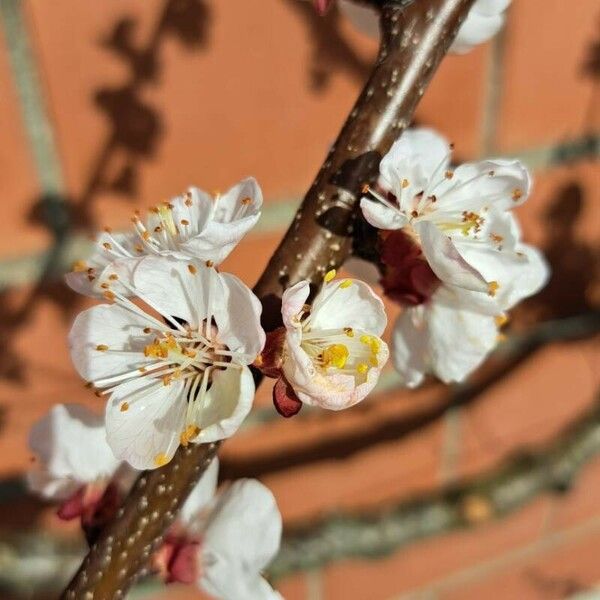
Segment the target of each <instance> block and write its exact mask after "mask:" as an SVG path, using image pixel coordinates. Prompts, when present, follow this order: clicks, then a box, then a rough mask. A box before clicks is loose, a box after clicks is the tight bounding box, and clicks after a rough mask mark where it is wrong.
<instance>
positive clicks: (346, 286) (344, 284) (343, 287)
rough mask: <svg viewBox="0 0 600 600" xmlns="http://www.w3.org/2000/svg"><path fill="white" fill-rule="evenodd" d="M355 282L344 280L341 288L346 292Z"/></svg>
mask: <svg viewBox="0 0 600 600" xmlns="http://www.w3.org/2000/svg"><path fill="white" fill-rule="evenodd" d="M353 283H354V282H353V281H352V279H344V281H342V283H340V288H341V289H343V290H345V289H346V288H349V287H350V286H351V285H352V284H353Z"/></svg>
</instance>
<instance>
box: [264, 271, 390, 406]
mask: <svg viewBox="0 0 600 600" xmlns="http://www.w3.org/2000/svg"><path fill="white" fill-rule="evenodd" d="M334 277H335V271H330V272H329V273H328V274H327V275H326V276H325V281H324V285H323V287H322V289H321V291H320V292H319V293H318V294H317V295H316V297H315V299H314V300H313V302H312V304H311V305H310V306H309V305H308V304H306V301H307V300H308V296H309V292H310V286H309V283H308V282H307V281H301V282H299V283H297V284H296V285H294V286H292V287H291V288H289V289H287V290H286V291H285V292H284V294H283V298H282V310H281V312H282V317H283V324H284V327H285V329H282V330H280V331H279V332H275V333H274V334H272V335H271V336H269V337H270V340H269V341H270V342H271V343H267V345H266V347H265V352H264V353H263V355H261V357H259V359H258V361H257V363H258V366H259V368H260V367H262V368H263V370H264V371H265V372H266V374H268V375H271V376H278V377H279V380H278V382H277V383H276V385H275V388H274V400H275V406H276V407H277V408H278V410H279V411H280V412H281V413H282V414H283V415H284V416H290V415H291V414H294V413H295V412H298V410H299V409H300V407H301V404H300V403H305V404H309V405H313V406H321V407H322V408H328V409H331V410H341V409H343V408H348V407H350V406H353V405H354V404H356V403H357V402H360V401H361V400H362V399H363V398H364V397H365V396H366V395H367V394H368V393H369V392H370V391H371V390H372V389H373V387H374V386H375V384H376V383H377V379H378V378H379V373H380V372H381V369H382V368H383V366H384V364H385V363H386V361H387V359H388V348H387V345H386V344H385V342H384V341H383V340H381V338H380V337H379V336H380V335H381V334H382V333H383V330H384V329H385V326H386V323H387V318H386V315H385V311H384V308H383V303H382V301H381V299H380V298H379V297H378V296H376V295H375V293H374V292H373V290H371V288H370V287H369V286H368V285H366V284H365V283H363V282H361V281H357V280H355V279H338V280H334ZM272 345H274V346H275V349H274V348H273V347H272ZM274 359H275V360H274Z"/></svg>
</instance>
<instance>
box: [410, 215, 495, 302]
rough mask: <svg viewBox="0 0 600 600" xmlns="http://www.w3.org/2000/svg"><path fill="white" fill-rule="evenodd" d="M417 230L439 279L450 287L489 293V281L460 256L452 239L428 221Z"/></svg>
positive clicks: (421, 222)
mask: <svg viewBox="0 0 600 600" xmlns="http://www.w3.org/2000/svg"><path fill="white" fill-rule="evenodd" d="M415 229H416V231H417V233H418V234H419V236H420V238H421V248H422V250H423V254H424V255H425V258H426V259H427V262H428V263H429V266H430V267H431V269H432V271H433V272H434V273H435V274H436V275H437V277H439V278H440V279H441V280H442V281H443V282H445V283H448V284H450V285H456V286H459V287H463V288H465V289H468V290H474V291H480V292H487V290H488V284H487V281H486V280H485V279H484V277H483V276H482V274H481V273H479V272H478V271H477V270H476V269H475V268H473V267H472V266H471V265H470V264H469V262H468V261H466V260H465V259H464V258H463V257H462V256H461V255H460V254H459V252H458V250H457V248H456V246H455V244H454V242H453V240H452V239H451V238H449V237H448V236H447V235H445V234H444V233H442V232H441V231H440V230H439V229H438V228H437V227H436V226H435V225H434V224H433V223H430V222H428V221H420V222H418V223H416V224H415Z"/></svg>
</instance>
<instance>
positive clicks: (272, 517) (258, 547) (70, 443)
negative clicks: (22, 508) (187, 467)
mask: <svg viewBox="0 0 600 600" xmlns="http://www.w3.org/2000/svg"><path fill="white" fill-rule="evenodd" d="M30 447H31V449H32V450H33V451H34V452H35V453H36V455H37V457H38V459H39V465H38V468H37V469H36V470H34V471H32V472H30V473H28V475H27V481H28V485H29V488H30V489H31V491H32V492H34V493H36V494H39V495H41V496H42V497H43V498H45V499H47V500H53V501H56V502H59V503H60V507H59V509H58V515H59V517H60V518H62V519H72V518H76V517H80V518H81V524H82V526H83V529H84V530H85V531H86V533H87V534H88V535H89V534H92V536H93V534H94V533H97V532H98V531H99V530H100V529H101V528H102V526H103V525H105V524H106V523H108V522H109V521H110V520H111V519H112V518H113V517H114V515H115V513H116V510H117V508H118V507H119V505H120V503H121V500H122V499H123V497H124V496H125V494H127V492H128V491H129V489H130V488H131V486H132V485H133V481H134V478H135V476H136V471H135V470H134V469H131V468H130V467H128V465H127V464H125V463H122V462H120V461H118V460H117V459H116V458H115V457H114V455H113V454H112V451H111V449H110V447H109V446H108V444H107V442H106V434H105V429H104V419H103V418H102V417H101V416H99V415H95V414H94V413H92V412H91V411H89V410H87V409H86V408H84V407H82V406H78V405H57V406H55V407H54V408H52V410H51V411H50V412H49V414H48V415H46V416H45V417H44V418H43V419H41V420H40V421H39V422H38V423H36V424H35V425H34V427H33V428H32V430H31V434H30ZM218 469H219V462H218V459H216V458H215V459H213V461H212V462H211V464H210V465H209V467H208V468H207V469H206V471H205V472H204V474H203V475H202V477H201V479H200V481H199V482H198V483H197V484H196V486H195V488H194V489H193V490H192V493H191V494H190V496H189V497H188V499H187V500H186V502H185V503H184V505H183V507H182V509H181V512H180V514H179V516H178V519H177V521H176V522H175V523H174V525H173V526H172V527H171V528H170V530H169V532H168V533H167V535H166V537H165V540H164V542H163V543H162V545H161V546H160V547H159V549H158V550H157V551H156V552H155V553H154V555H153V561H152V563H153V566H154V569H155V570H156V572H157V573H158V575H159V576H161V577H162V578H163V579H164V580H165V581H166V582H168V583H170V582H181V583H188V584H196V585H198V587H200V588H201V589H203V590H204V591H205V592H207V593H209V594H211V595H213V596H214V597H216V598H222V599H223V600H277V599H280V598H281V596H280V595H279V594H278V593H277V592H276V591H274V590H273V589H272V588H271V586H270V585H269V584H268V583H267V581H266V580H265V579H263V578H262V576H261V574H260V573H261V571H262V570H263V569H264V568H265V567H266V566H267V565H268V564H269V563H270V562H271V560H272V559H273V557H274V556H275V555H276V554H277V551H278V549H279V544H280V541H281V515H280V513H279V510H278V509H277V504H276V502H275V498H274V497H273V494H272V493H271V492H270V491H269V490H268V489H267V488H266V487H265V486H264V485H262V484H261V483H259V482H258V481H256V480H252V479H242V480H239V481H236V482H235V483H233V484H232V485H231V486H229V487H228V488H226V489H225V491H223V492H222V493H220V494H218V495H215V491H216V487H217V476H218Z"/></svg>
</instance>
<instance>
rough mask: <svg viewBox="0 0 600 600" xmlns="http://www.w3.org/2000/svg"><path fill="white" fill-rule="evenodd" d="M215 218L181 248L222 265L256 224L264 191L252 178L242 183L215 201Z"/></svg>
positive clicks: (213, 216)
mask: <svg viewBox="0 0 600 600" xmlns="http://www.w3.org/2000/svg"><path fill="white" fill-rule="evenodd" d="M214 203H215V204H214V209H213V215H212V218H211V219H209V220H208V221H207V223H206V225H205V226H204V228H203V229H202V231H201V232H200V233H199V234H198V235H197V236H195V237H193V238H190V239H189V240H187V241H186V242H185V243H183V244H182V248H183V249H185V250H186V251H187V252H189V253H190V254H192V255H195V256H198V257H199V258H202V259H204V260H212V261H213V262H214V263H215V264H219V263H221V262H222V261H223V260H224V259H225V258H226V257H227V255H228V254H229V253H230V252H231V251H232V250H233V248H234V247H235V246H236V244H237V243H238V242H239V241H240V240H241V239H242V238H243V237H244V235H246V233H248V231H250V229H252V228H253V227H254V225H256V223H257V222H258V219H259V218H260V209H261V207H262V192H261V189H260V187H259V185H258V183H257V181H256V180H255V179H254V178H253V177H249V178H248V179H244V180H242V181H241V182H240V183H238V184H236V185H234V186H233V187H232V188H231V189H229V190H228V191H227V192H225V194H223V195H222V196H219V197H218V198H217V199H216V200H215V201H214Z"/></svg>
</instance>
